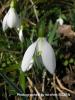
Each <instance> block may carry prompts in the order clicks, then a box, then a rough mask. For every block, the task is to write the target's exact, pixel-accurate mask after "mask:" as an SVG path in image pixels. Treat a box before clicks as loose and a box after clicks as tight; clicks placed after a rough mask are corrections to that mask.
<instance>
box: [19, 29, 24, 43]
mask: <svg viewBox="0 0 75 100" xmlns="http://www.w3.org/2000/svg"><path fill="white" fill-rule="evenodd" d="M19 39H20V41H21V42H23V40H24V37H23V32H22V29H20V31H19Z"/></svg>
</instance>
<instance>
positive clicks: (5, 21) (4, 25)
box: [2, 13, 8, 31]
mask: <svg viewBox="0 0 75 100" xmlns="http://www.w3.org/2000/svg"><path fill="white" fill-rule="evenodd" d="M7 18H8V13H7V14H6V15H5V17H4V19H3V22H2V28H3V31H5V30H6V29H7V28H8V25H7Z"/></svg>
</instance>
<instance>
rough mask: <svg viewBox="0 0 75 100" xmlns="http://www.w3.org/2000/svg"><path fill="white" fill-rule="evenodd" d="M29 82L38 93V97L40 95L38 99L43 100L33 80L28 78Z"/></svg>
mask: <svg viewBox="0 0 75 100" xmlns="http://www.w3.org/2000/svg"><path fill="white" fill-rule="evenodd" d="M27 80H28V82H29V84H30V86H31V87H32V88H34V90H35V92H36V93H37V95H38V97H39V100H42V97H41V96H40V93H39V92H38V90H37V88H36V87H35V86H34V85H33V82H32V81H31V79H30V78H29V77H27Z"/></svg>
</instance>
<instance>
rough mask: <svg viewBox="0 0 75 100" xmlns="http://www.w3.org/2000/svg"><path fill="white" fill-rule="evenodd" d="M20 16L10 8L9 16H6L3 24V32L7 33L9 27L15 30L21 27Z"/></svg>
mask: <svg viewBox="0 0 75 100" xmlns="http://www.w3.org/2000/svg"><path fill="white" fill-rule="evenodd" d="M19 22H20V21H19V16H18V14H17V13H16V11H15V9H14V8H10V9H9V11H8V12H7V14H6V15H5V17H4V19H3V23H2V27H3V31H5V30H6V29H7V28H8V27H9V28H14V27H16V28H17V27H19Z"/></svg>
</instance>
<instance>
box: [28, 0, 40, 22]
mask: <svg viewBox="0 0 75 100" xmlns="http://www.w3.org/2000/svg"><path fill="white" fill-rule="evenodd" d="M30 2H31V4H32V5H33V10H34V13H35V16H36V20H37V22H39V18H38V15H37V11H36V7H35V4H34V2H33V1H32V0H30Z"/></svg>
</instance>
